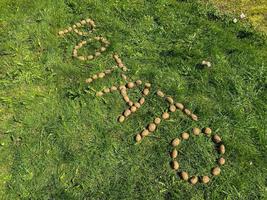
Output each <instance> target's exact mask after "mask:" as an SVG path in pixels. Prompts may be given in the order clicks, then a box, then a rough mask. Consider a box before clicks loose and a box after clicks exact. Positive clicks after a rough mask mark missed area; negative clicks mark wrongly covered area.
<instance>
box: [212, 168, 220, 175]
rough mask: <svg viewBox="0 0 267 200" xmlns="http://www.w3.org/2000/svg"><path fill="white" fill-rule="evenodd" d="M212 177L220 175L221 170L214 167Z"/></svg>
mask: <svg viewBox="0 0 267 200" xmlns="http://www.w3.org/2000/svg"><path fill="white" fill-rule="evenodd" d="M211 173H212V175H214V176H218V175H219V174H220V173H221V169H220V168H219V167H214V168H212V170H211Z"/></svg>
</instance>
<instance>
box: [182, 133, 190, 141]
mask: <svg viewBox="0 0 267 200" xmlns="http://www.w3.org/2000/svg"><path fill="white" fill-rule="evenodd" d="M181 137H182V138H183V140H188V139H189V134H188V133H186V132H183V133H182V136H181Z"/></svg>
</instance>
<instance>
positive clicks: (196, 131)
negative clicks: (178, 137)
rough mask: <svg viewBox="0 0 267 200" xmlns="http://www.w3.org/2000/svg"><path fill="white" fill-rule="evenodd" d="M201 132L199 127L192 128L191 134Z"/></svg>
mask: <svg viewBox="0 0 267 200" xmlns="http://www.w3.org/2000/svg"><path fill="white" fill-rule="evenodd" d="M200 133H201V130H200V129H199V128H193V134H194V135H199V134H200Z"/></svg>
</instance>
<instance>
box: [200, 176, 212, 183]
mask: <svg viewBox="0 0 267 200" xmlns="http://www.w3.org/2000/svg"><path fill="white" fill-rule="evenodd" d="M201 181H202V183H205V184H207V183H208V182H209V181H210V178H209V177H208V176H202V179H201Z"/></svg>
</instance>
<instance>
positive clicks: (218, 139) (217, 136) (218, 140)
mask: <svg viewBox="0 0 267 200" xmlns="http://www.w3.org/2000/svg"><path fill="white" fill-rule="evenodd" d="M212 140H213V142H215V143H216V144H219V143H220V142H221V141H222V139H221V137H220V136H219V135H217V134H216V135H214V136H213V137H212Z"/></svg>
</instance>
